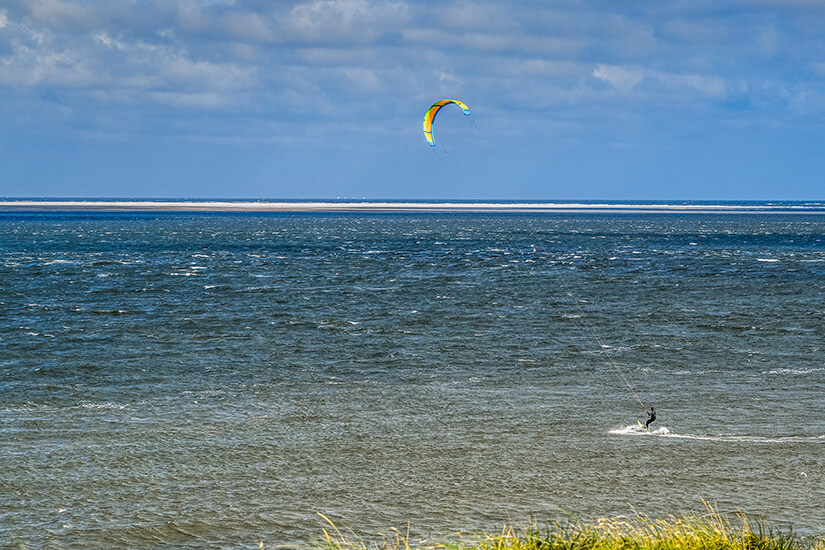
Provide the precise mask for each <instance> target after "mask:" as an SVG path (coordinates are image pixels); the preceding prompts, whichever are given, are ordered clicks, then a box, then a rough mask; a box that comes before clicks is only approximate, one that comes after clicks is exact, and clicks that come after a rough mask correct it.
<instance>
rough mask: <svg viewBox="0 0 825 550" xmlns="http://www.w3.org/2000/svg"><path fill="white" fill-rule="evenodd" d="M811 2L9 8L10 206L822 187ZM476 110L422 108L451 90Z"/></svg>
mask: <svg viewBox="0 0 825 550" xmlns="http://www.w3.org/2000/svg"><path fill="white" fill-rule="evenodd" d="M823 29H825V2H821V1H819V0H817V1H814V0H782V1H779V0H739V1H722V0H691V1H680V2H668V1H636V0H627V1H620V2H617V1H615V0H605V1H574V0H570V1H558V2H554V1H530V0H528V1H524V2H518V3H510V2H499V1H489V2H481V1H478V2H471V1H458V2H455V1H450V0H446V1H439V2H433V1H427V2H416V1H397V2H396V1H383V2H377V1H373V0H308V1H263V0H249V1H244V0H234V1H233V0H227V1H217V0H215V1H205V0H202V1H196V0H178V1H172V0H145V1H137V0H131V1H130V0H124V1H91V0H86V1H82V0H76V1H66V0H2V2H0V196H5V197H167V198H180V197H185V198H206V197H213V198H336V197H342V198H356V197H357V198H360V197H367V198H375V199H402V198H413V199H427V198H433V199H448V198H458V199H495V198H502V199H577V198H580V199H614V200H620V199H651V200H655V199H708V200H718V199H786V200H793V199H798V200H806V199H810V200H816V199H825V178H823V174H824V173H825V152H823V142H824V141H825V140H824V139H823V138H825V30H823ZM448 97H455V98H459V99H461V100H463V101H464V102H465V103H467V104H468V105H469V106H470V108H471V109H472V110H473V115H472V124H468V120H467V119H465V117H463V116H462V115H461V111H460V110H459V109H458V108H453V110H450V109H448V110H445V111H444V112H442V113H441V114H440V115H439V117H438V119H437V140H438V142H439V147H438V148H437V150H432V149H431V148H430V147H428V146H427V144H426V142H425V140H424V137H423V134H422V132H421V120H422V118H423V115H424V112H425V111H426V109H427V107H429V105H430V104H431V103H433V102H434V101H436V100H438V99H441V98H448Z"/></svg>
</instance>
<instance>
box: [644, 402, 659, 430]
mask: <svg viewBox="0 0 825 550" xmlns="http://www.w3.org/2000/svg"><path fill="white" fill-rule="evenodd" d="M645 412H646V413H647V422H645V429H646V430H647V429H649V428H648V426H650V424H651V423H652V422H653V421H654V420H656V409H654V408H653V407H650V411H649V412H648V411H645Z"/></svg>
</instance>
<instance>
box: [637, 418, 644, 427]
mask: <svg viewBox="0 0 825 550" xmlns="http://www.w3.org/2000/svg"><path fill="white" fill-rule="evenodd" d="M636 424H638V425H639V427H640V428H644V426H643V425H642V422H641V421H640V420H637V421H636Z"/></svg>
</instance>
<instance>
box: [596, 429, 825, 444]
mask: <svg viewBox="0 0 825 550" xmlns="http://www.w3.org/2000/svg"><path fill="white" fill-rule="evenodd" d="M608 433H610V434H612V435H623V436H641V437H666V438H670V439H694V440H699V441H721V442H733V443H737V442H738V443H742V442H745V443H803V442H808V443H825V435H812V436H805V435H785V436H775V437H767V436H759V435H725V434H690V433H676V432H672V431H670V429H668V428H667V427H666V426H660V427H659V428H657V429H655V430H646V429H644V428H642V427H640V426H638V425H631V426H624V427H621V428H616V429H615V430H610V431H609V432H608Z"/></svg>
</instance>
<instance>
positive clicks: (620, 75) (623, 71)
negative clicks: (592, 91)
mask: <svg viewBox="0 0 825 550" xmlns="http://www.w3.org/2000/svg"><path fill="white" fill-rule="evenodd" d="M593 76H595V77H596V78H598V79H599V80H604V81H607V82H609V83H610V84H611V85H612V86H613V87H614V88H616V89H617V90H619V91H621V92H629V91H631V90H632V89H633V88H635V87H636V85H637V84H638V83H639V82H641V81H642V79H643V78H644V71H642V69H639V68H636V67H630V68H625V67H614V66H610V65H598V66H597V67H596V68H595V69H594V70H593Z"/></svg>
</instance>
